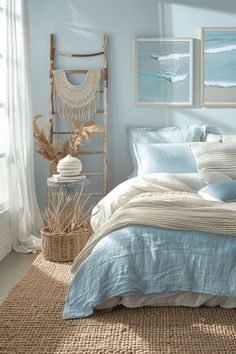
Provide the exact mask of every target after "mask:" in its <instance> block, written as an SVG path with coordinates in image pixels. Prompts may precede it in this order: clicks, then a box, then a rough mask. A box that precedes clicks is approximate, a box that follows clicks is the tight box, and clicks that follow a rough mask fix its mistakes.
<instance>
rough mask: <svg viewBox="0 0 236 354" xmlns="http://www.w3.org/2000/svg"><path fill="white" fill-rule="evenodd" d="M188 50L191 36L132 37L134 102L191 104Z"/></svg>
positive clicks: (151, 104)
mask: <svg viewBox="0 0 236 354" xmlns="http://www.w3.org/2000/svg"><path fill="white" fill-rule="evenodd" d="M192 54H193V39H192V38H161V37H138V38H136V46H135V59H136V65H135V76H136V87H135V91H136V92H135V94H136V103H137V104H138V105H146V106H149V105H150V106H183V107H185V106H192V101H193V89H192V87H193V59H192V58H193V55H192Z"/></svg>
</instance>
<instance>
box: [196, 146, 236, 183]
mask: <svg viewBox="0 0 236 354" xmlns="http://www.w3.org/2000/svg"><path fill="white" fill-rule="evenodd" d="M191 147H192V151H193V153H194V156H195V158H196V163H197V168H198V171H199V172H211V171H216V172H221V173H224V174H227V175H228V176H230V177H232V178H234V179H235V176H236V143H235V144H233V143H225V144H221V143H217V144H215V143H192V144H191Z"/></svg>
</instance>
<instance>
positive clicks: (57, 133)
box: [52, 132, 71, 135]
mask: <svg viewBox="0 0 236 354" xmlns="http://www.w3.org/2000/svg"><path fill="white" fill-rule="evenodd" d="M52 134H55V135H59V134H71V132H52Z"/></svg>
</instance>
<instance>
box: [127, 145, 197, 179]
mask: <svg viewBox="0 0 236 354" xmlns="http://www.w3.org/2000/svg"><path fill="white" fill-rule="evenodd" d="M133 145H134V151H135V156H136V159H137V160H136V162H137V167H138V173H137V174H138V176H142V175H145V174H149V173H156V172H165V173H191V172H197V165H196V161H195V158H194V155H193V153H192V150H191V144H190V143H179V144H144V143H134V144H133Z"/></svg>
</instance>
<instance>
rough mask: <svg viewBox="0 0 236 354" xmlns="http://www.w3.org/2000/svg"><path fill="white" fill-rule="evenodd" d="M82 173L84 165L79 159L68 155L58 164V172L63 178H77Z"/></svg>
mask: <svg viewBox="0 0 236 354" xmlns="http://www.w3.org/2000/svg"><path fill="white" fill-rule="evenodd" d="M81 171H82V163H81V161H80V160H79V159H78V158H77V157H73V156H71V155H67V156H66V157H64V158H63V159H61V160H60V161H59V162H58V164H57V172H59V173H60V175H61V176H65V177H70V176H77V175H79V174H80V172H81Z"/></svg>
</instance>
